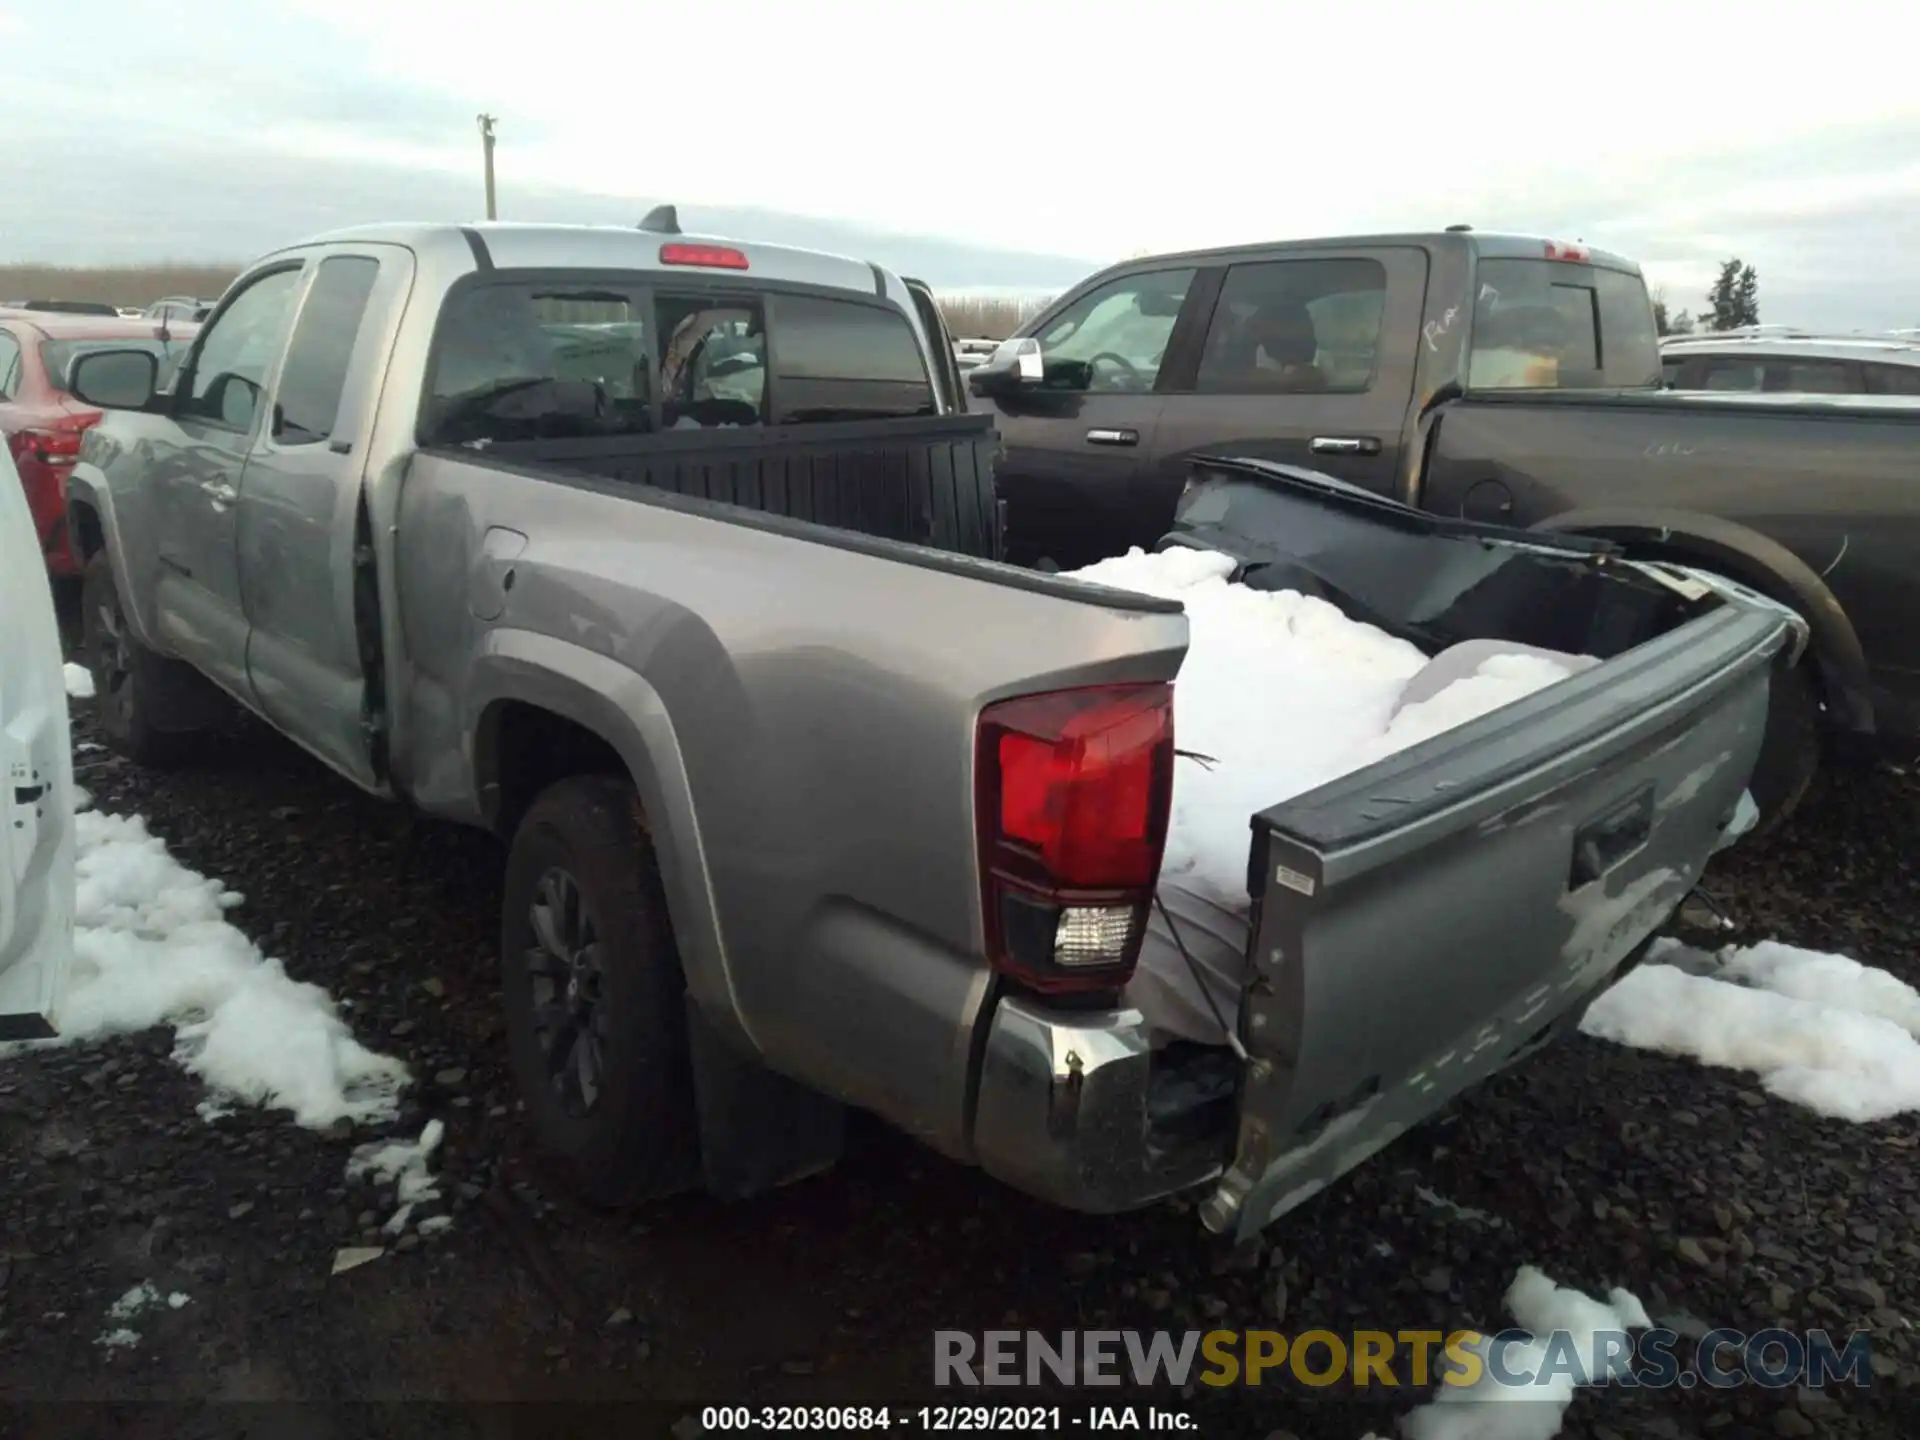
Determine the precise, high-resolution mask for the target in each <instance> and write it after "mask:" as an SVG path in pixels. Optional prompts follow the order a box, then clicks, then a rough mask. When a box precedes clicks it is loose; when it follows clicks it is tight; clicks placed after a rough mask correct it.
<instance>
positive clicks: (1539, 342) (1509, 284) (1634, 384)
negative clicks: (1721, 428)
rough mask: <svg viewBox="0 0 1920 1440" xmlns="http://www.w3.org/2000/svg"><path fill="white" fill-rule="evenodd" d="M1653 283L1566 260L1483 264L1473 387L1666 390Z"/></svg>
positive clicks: (1477, 287) (1470, 376)
mask: <svg viewBox="0 0 1920 1440" xmlns="http://www.w3.org/2000/svg"><path fill="white" fill-rule="evenodd" d="M1660 380H1661V370H1660V337H1659V334H1658V332H1657V331H1656V330H1655V328H1654V323H1653V303H1652V301H1651V300H1649V299H1648V298H1647V287H1646V282H1645V281H1643V280H1642V279H1641V278H1640V277H1639V276H1637V275H1630V274H1627V273H1625V272H1623V271H1619V270H1608V269H1604V268H1590V267H1588V266H1584V265H1572V264H1567V263H1565V262H1563V261H1557V260H1511V259H1507V260H1501V259H1494V260H1482V261H1481V262H1480V265H1479V268H1478V271H1477V273H1476V276H1475V282H1474V305H1473V335H1472V353H1471V355H1470V357H1469V361H1468V368H1467V385H1468V387H1469V388H1471V389H1476V390H1484V389H1522V390H1575V389H1593V388H1596V387H1602V386H1604V387H1607V388H1614V387H1620V388H1640V387H1643V386H1644V387H1654V386H1658V385H1659V384H1660Z"/></svg>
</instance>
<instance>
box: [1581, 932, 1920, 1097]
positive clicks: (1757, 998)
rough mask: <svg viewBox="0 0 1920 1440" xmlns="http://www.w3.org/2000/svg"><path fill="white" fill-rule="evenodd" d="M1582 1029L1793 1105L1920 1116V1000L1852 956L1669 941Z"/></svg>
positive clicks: (1769, 944)
mask: <svg viewBox="0 0 1920 1440" xmlns="http://www.w3.org/2000/svg"><path fill="white" fill-rule="evenodd" d="M1580 1028H1581V1030H1582V1031H1584V1032H1585V1033H1586V1034H1588V1035H1593V1036H1597V1037H1598V1038H1600V1039H1602V1040H1612V1041H1615V1042H1617V1043H1619V1044H1622V1045H1631V1046H1634V1047H1636V1048H1638V1049H1643V1050H1659V1051H1663V1052H1665V1053H1666V1054H1669V1055H1684V1056H1686V1057H1688V1058H1690V1059H1694V1060H1699V1061H1702V1062H1703V1063H1705V1064H1708V1065H1718V1066H1724V1067H1726V1068H1728V1069H1734V1070H1750V1071H1752V1072H1754V1073H1755V1074H1757V1075H1759V1076H1760V1077H1761V1083H1762V1084H1763V1085H1764V1086H1765V1087H1766V1088H1767V1089H1768V1090H1769V1091H1770V1092H1772V1093H1773V1094H1775V1095H1778V1096H1780V1097H1781V1098H1782V1099H1783V1100H1792V1101H1794V1102H1796V1103H1797V1104H1800V1105H1804V1106H1806V1107H1807V1108H1808V1109H1809V1110H1813V1111H1816V1112H1818V1113H1819V1114H1821V1115H1827V1116H1831V1117H1834V1118H1836V1119H1841V1120H1851V1121H1855V1122H1865V1121H1869V1120H1881V1119H1885V1118H1886V1117H1887V1116H1889V1115H1898V1114H1901V1113H1903V1112H1905V1111H1909V1110H1920V1038H1916V1037H1920V993H1917V992H1916V991H1915V990H1914V988H1913V987H1912V986H1911V985H1908V984H1907V983H1906V982H1904V981H1902V980H1900V979H1898V978H1896V977H1895V976H1893V975H1890V974H1888V973H1887V972H1886V971H1884V970H1876V969H1874V968H1873V967H1872V966H1868V965H1862V964H1861V963H1860V962H1859V961H1857V960H1850V959H1848V958H1847V957H1846V956H1844V955H1828V954H1823V953H1821V952H1819V951H1815V950H1801V949H1798V948H1796V947H1794V946H1792V945H1782V944H1779V943H1777V942H1774V941H1765V942H1762V943H1761V944H1758V945H1751V946H1747V947H1745V948H1729V949H1727V950H1724V951H1722V952H1720V954H1719V955H1717V956H1716V955H1708V954H1705V953H1703V952H1701V951H1698V950H1691V949H1688V948H1687V947H1685V946H1682V945H1679V944H1676V943H1674V942H1672V941H1663V942H1661V943H1660V944H1659V946H1657V947H1656V949H1655V950H1654V951H1653V952H1651V953H1650V955H1649V956H1648V962H1647V963H1646V964H1644V965H1642V966H1640V968H1639V969H1637V970H1635V971H1634V972H1633V973H1632V974H1630V975H1628V976H1626V977H1625V978H1624V979H1622V980H1621V981H1620V982H1619V984H1617V985H1615V986H1613V988H1612V989H1610V990H1608V991H1606V992H1605V993H1604V994H1602V995H1601V996H1600V998H1599V999H1597V1000H1596V1001H1595V1002H1594V1003H1593V1006H1592V1007H1591V1008H1590V1009H1589V1010H1588V1011H1587V1013H1586V1016H1585V1018H1584V1019H1583V1020H1582V1021H1581V1025H1580Z"/></svg>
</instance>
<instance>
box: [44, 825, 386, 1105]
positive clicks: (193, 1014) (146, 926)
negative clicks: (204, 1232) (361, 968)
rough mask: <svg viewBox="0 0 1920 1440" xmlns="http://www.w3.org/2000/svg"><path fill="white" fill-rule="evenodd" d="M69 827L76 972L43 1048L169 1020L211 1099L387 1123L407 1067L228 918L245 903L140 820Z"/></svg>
mask: <svg viewBox="0 0 1920 1440" xmlns="http://www.w3.org/2000/svg"><path fill="white" fill-rule="evenodd" d="M74 821H75V832H76V838H77V842H78V843H77V847H76V859H75V870H76V879H77V886H76V895H75V909H74V964H73V970H72V973H71V977H70V980H69V987H68V993H67V998H66V1002H65V1004H64V1005H63V1006H62V1008H61V1011H60V1028H61V1038H60V1040H58V1041H53V1042H46V1043H53V1044H66V1043H70V1042H72V1041H74V1040H85V1039H90V1038H94V1037H97V1036H102V1035H112V1034H122V1033H126V1032H130V1031H136V1030H144V1029H147V1028H149V1027H151V1026H154V1025H162V1024H171V1025H172V1026H173V1027H174V1038H175V1049H174V1058H175V1059H176V1060H177V1061H178V1062H179V1063H180V1064H181V1065H183V1066H185V1068H186V1069H187V1070H189V1071H191V1072H192V1073H193V1074H195V1075H197V1076H199V1077H200V1078H201V1079H202V1080H204V1081H205V1082H206V1084H207V1085H208V1087H209V1088H210V1089H211V1090H212V1091H213V1092H214V1095H213V1099H214V1100H215V1101H220V1100H225V1099H231V1100H233V1101H236V1102H239V1103H246V1104H256V1105H265V1106H270V1107H273V1108H278V1109H285V1110H291V1111H292V1112H293V1117H294V1119H295V1121H296V1122H298V1123H299V1124H301V1125H305V1126H310V1127H312V1128H315V1129H320V1128H325V1127H326V1126H328V1125H331V1124H333V1123H334V1122H335V1121H337V1120H342V1119H346V1120H354V1121H372V1120H382V1119H388V1118H391V1116H392V1115H393V1114H394V1111H395V1103H394V1101H395V1096H396V1095H397V1094H398V1092H399V1091H400V1089H401V1088H402V1087H403V1086H404V1085H405V1084H406V1083H407V1079H408V1076H407V1070H406V1067H405V1066H404V1065H402V1064H401V1063H400V1062H399V1061H398V1060H395V1059H392V1058H390V1057H388V1056H385V1055H379V1054H375V1053H374V1052H373V1051H371V1050H368V1049H367V1048H366V1047H364V1046H363V1045H361V1044H360V1043H359V1042H358V1041H357V1040H355V1039H354V1038H353V1035H352V1032H351V1031H349V1030H348V1028H347V1026H346V1024H345V1023H344V1022H343V1021H342V1020H341V1019H340V1016H339V1014H338V1013H337V1012H336V1010H335V1008H334V1004H333V1001H332V1000H331V999H330V998H329V997H328V995H327V993H326V991H324V990H323V989H321V988H320V987H319V986H317V985H308V984H304V983H302V982H299V981H296V980H293V979H290V978H289V977H288V975H287V973H286V971H285V970H284V969H283V968H282V966H281V964H280V962H279V961H278V960H272V959H269V958H268V957H267V956H265V955H263V954H262V953H261V952H260V949H259V947H257V946H256V945H255V944H254V943H253V942H252V941H251V940H249V939H248V938H247V937H246V936H245V935H244V934H242V933H241V932H240V931H239V930H238V929H236V928H235V927H234V926H232V925H230V924H229V923H228V922H227V920H226V919H225V912H226V911H227V910H228V909H230V908H232V907H233V906H235V905H237V904H239V903H240V896H239V895H237V894H235V893H233V892H232V891H230V890H227V889H225V888H224V887H223V886H222V885H221V884H220V883H219V882H218V881H217V880H209V879H207V878H206V877H205V876H202V875H197V874H195V873H194V872H193V871H191V870H188V869H187V868H185V867H184V866H182V865H181V864H180V863H179V862H178V861H176V860H175V859H174V858H173V857H172V856H170V855H169V854H168V853H167V848H166V846H165V844H164V843H163V842H162V841H160V840H159V839H158V838H157V837H155V836H153V835H151V834H149V833H148V832H147V825H146V821H145V820H143V819H142V818H141V817H139V816H137V815H132V816H126V815H106V814H100V813H98V812H94V811H84V812H81V813H79V814H77V815H76V816H75V817H74ZM203 1113H206V1112H205V1111H204V1110H203Z"/></svg>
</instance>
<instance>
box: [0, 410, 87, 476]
mask: <svg viewBox="0 0 1920 1440" xmlns="http://www.w3.org/2000/svg"><path fill="white" fill-rule="evenodd" d="M99 423H100V417H99V416H98V415H97V414H96V415H83V416H77V417H75V418H74V419H72V420H68V421H66V422H64V423H62V424H60V425H57V426H44V427H32V428H28V429H24V430H16V431H14V432H13V433H12V434H11V435H9V436H8V437H7V446H8V448H9V449H11V450H12V451H13V458H14V461H15V463H16V464H18V463H22V462H25V461H28V460H37V461H39V462H40V463H41V464H43V465H71V464H72V463H73V462H74V461H75V460H77V459H79V458H80V441H81V438H82V437H83V436H84V435H85V433H86V432H87V431H88V430H90V429H91V428H93V426H95V425H98V424H99Z"/></svg>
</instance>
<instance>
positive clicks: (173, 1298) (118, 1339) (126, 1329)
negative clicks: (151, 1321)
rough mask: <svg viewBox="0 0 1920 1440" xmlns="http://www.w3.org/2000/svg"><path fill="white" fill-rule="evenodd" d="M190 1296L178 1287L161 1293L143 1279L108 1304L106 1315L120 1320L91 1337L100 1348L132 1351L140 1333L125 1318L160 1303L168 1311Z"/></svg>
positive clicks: (133, 1316)
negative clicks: (163, 1293) (118, 1322)
mask: <svg viewBox="0 0 1920 1440" xmlns="http://www.w3.org/2000/svg"><path fill="white" fill-rule="evenodd" d="M191 1298H192V1297H191V1296H189V1295H186V1294H183V1293H182V1292H180V1291H178V1290H175V1291H174V1292H173V1293H172V1294H170V1295H166V1296H162V1295H161V1293H160V1291H159V1289H158V1287H156V1286H155V1285H154V1283H153V1282H152V1281H151V1280H142V1281H141V1282H140V1283H139V1284H138V1285H136V1286H134V1287H133V1288H132V1289H131V1290H129V1291H127V1293H126V1294H124V1295H122V1296H121V1297H120V1298H119V1299H118V1300H116V1301H114V1302H113V1304H111V1305H109V1306H108V1307H107V1318H108V1319H109V1320H119V1321H121V1322H123V1323H122V1324H120V1325H117V1326H115V1327H114V1328H112V1329H111V1330H102V1331H101V1332H100V1333H99V1334H98V1335H96V1336H95V1337H94V1340H93V1343H94V1344H96V1345H98V1346H99V1347H100V1348H101V1349H103V1350H131V1349H132V1348H133V1347H134V1346H136V1345H138V1344H139V1343H140V1332H139V1331H138V1330H135V1329H132V1328H131V1327H130V1326H128V1325H126V1324H125V1323H124V1322H125V1321H128V1320H135V1319H138V1318H139V1317H140V1315H141V1314H142V1312H144V1311H146V1310H150V1309H152V1308H153V1307H155V1306H157V1305H160V1304H163V1303H164V1304H165V1305H166V1307H167V1308H168V1309H169V1310H179V1309H181V1308H183V1307H184V1306H185V1305H186V1304H187V1303H188V1301H189V1300H190V1299H191Z"/></svg>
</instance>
